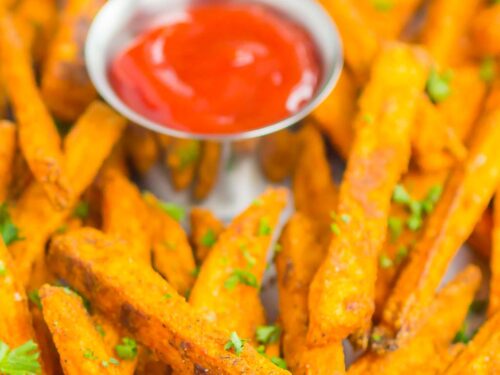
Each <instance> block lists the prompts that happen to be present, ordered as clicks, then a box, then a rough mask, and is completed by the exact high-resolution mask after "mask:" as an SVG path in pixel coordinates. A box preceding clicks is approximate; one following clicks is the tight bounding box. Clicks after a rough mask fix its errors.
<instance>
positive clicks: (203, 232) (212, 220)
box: [189, 207, 224, 264]
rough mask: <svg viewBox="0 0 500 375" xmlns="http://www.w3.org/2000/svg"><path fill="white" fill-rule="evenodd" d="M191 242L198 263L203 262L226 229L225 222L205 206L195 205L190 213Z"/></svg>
mask: <svg viewBox="0 0 500 375" xmlns="http://www.w3.org/2000/svg"><path fill="white" fill-rule="evenodd" d="M189 222H190V226H191V242H192V243H193V246H194V253H195V256H196V260H197V261H198V263H200V264H201V263H203V262H204V261H205V259H206V257H207V255H208V253H209V252H210V250H211V249H212V247H213V246H214V245H215V243H216V242H217V239H218V238H219V236H220V234H221V233H222V231H223V230H224V223H222V222H221V221H220V220H219V219H217V218H216V217H215V215H214V214H213V213H212V212H211V211H209V210H207V209H204V208H198V207H195V208H193V209H192V210H191V213H190V215H189Z"/></svg>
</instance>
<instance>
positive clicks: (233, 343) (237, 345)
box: [224, 331, 245, 356]
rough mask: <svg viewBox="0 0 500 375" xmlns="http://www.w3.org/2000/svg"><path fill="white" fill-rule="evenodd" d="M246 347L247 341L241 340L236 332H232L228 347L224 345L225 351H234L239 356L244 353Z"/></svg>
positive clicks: (227, 343)
mask: <svg viewBox="0 0 500 375" xmlns="http://www.w3.org/2000/svg"><path fill="white" fill-rule="evenodd" d="M244 345H245V340H242V339H240V337H239V336H238V334H237V333H236V332H234V331H233V332H231V335H230V336H229V340H228V341H227V342H226V345H224V350H227V351H229V350H232V351H234V354H236V355H237V356H239V355H240V354H241V352H242V351H243V347H244Z"/></svg>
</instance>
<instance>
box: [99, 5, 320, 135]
mask: <svg viewBox="0 0 500 375" xmlns="http://www.w3.org/2000/svg"><path fill="white" fill-rule="evenodd" d="M167 19H168V21H167V22H165V23H163V24H162V25H161V26H160V27H156V28H153V29H151V30H149V31H146V32H145V33H143V34H141V35H139V36H138V37H137V39H135V40H134V41H133V42H132V44H131V45H130V46H128V48H126V49H125V50H124V51H122V52H121V53H120V54H118V55H117V56H116V57H115V59H114V60H113V61H112V63H111V65H110V68H109V75H110V80H111V84H112V86H113V88H114V90H115V92H116V93H117V94H118V96H119V97H120V98H121V99H122V100H123V101H124V102H125V103H126V104H127V105H128V106H129V107H131V108H132V109H134V110H135V111H136V112H138V113H140V114H142V115H143V116H144V117H146V118H148V119H150V120H154V121H155V122H158V123H161V124H164V125H165V126H166V127H170V128H174V129H178V130H183V131H187V132H191V133H199V134H200V133H201V134H230V133H238V132H241V131H247V130H252V129H256V128H260V127H263V126H265V125H268V124H270V123H273V122H275V121H278V120H281V119H283V118H285V117H287V116H288V115H290V114H292V113H294V112H296V111H298V110H299V109H300V108H301V107H302V106H303V105H304V104H306V103H307V102H308V101H309V100H310V99H311V98H312V97H313V95H314V93H315V90H316V89H317V86H318V83H319V81H320V75H321V67H320V63H319V60H318V57H317V53H316V49H315V45H314V43H313V41H312V39H311V38H310V36H309V35H308V34H307V33H306V32H305V31H304V30H303V29H301V28H300V27H299V26H297V25H296V24H294V23H293V22H291V21H289V20H288V19H286V18H284V17H283V16H281V15H280V14H278V13H276V12H274V11H273V10H272V9H269V8H267V7H264V6H261V5H254V4H231V3H216V4H211V5H209V4H207V5H198V6H193V7H190V8H187V9H183V10H180V11H176V12H175V13H172V14H170V13H169V14H168V17H167Z"/></svg>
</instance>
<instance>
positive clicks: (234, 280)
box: [224, 269, 259, 290]
mask: <svg viewBox="0 0 500 375" xmlns="http://www.w3.org/2000/svg"><path fill="white" fill-rule="evenodd" d="M238 284H242V285H248V286H251V287H253V288H258V287H259V283H258V281H257V277H256V276H255V275H254V274H253V273H251V272H249V271H246V270H240V269H235V270H234V271H233V272H232V273H231V275H230V276H229V277H228V278H227V279H226V281H225V282H224V287H225V288H226V289H229V290H233V289H234V288H236V285H238Z"/></svg>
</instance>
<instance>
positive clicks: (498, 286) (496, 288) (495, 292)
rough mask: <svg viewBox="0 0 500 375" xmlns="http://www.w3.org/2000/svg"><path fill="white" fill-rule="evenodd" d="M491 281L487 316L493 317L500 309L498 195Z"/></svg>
mask: <svg viewBox="0 0 500 375" xmlns="http://www.w3.org/2000/svg"><path fill="white" fill-rule="evenodd" d="M490 233H491V246H492V247H491V259H490V268H491V280H490V298H489V304H488V316H493V314H494V313H496V312H497V311H499V307H500V194H499V193H498V190H497V193H496V194H495V203H494V208H493V228H492V230H491V232H490Z"/></svg>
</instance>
